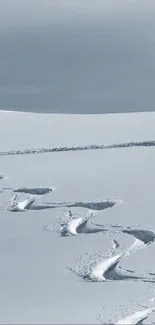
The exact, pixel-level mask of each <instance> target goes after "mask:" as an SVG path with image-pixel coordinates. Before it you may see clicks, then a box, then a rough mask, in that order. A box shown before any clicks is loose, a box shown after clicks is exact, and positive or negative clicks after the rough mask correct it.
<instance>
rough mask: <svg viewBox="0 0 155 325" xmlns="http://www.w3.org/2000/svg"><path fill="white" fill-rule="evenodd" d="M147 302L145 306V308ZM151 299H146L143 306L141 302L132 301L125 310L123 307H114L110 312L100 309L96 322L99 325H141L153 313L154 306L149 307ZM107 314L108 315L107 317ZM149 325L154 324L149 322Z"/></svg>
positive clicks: (154, 310)
mask: <svg viewBox="0 0 155 325" xmlns="http://www.w3.org/2000/svg"><path fill="white" fill-rule="evenodd" d="M146 301H147V306H146ZM151 305H152V303H151V299H150V297H148V300H146V299H145V302H144V304H143V303H142V298H141V301H140V302H138V301H133V302H130V304H129V305H128V306H127V308H125V306H123V305H119V306H118V305H115V306H114V307H113V308H112V309H111V311H107V310H105V308H104V307H102V309H101V311H100V312H99V315H98V321H99V322H100V323H101V324H105V325H109V324H114V325H129V324H132V325H140V324H141V325H142V324H143V322H144V321H145V320H147V319H148V317H149V316H150V315H151V314H153V313H154V312H155V306H154V305H153V306H151ZM118 310H119V311H118ZM107 314H109V315H107ZM150 324H154V323H153V322H150Z"/></svg>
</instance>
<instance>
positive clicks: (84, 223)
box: [0, 140, 155, 325]
mask: <svg viewBox="0 0 155 325" xmlns="http://www.w3.org/2000/svg"><path fill="white" fill-rule="evenodd" d="M154 146H155V140H152V141H140V142H136V141H134V142H126V143H118V144H111V145H106V144H105V145H85V146H71V147H55V148H38V149H35V148H33V149H21V150H10V151H6V152H0V156H10V155H28V154H30V155H31V154H43V153H54V152H65V151H85V150H104V149H116V148H132V147H154ZM3 179H5V176H4V175H0V180H3ZM3 191H12V192H13V193H15V196H14V197H13V199H12V203H11V205H10V206H9V207H8V209H7V210H9V211H11V212H25V211H28V210H34V211H37V210H44V209H53V208H77V207H80V208H86V209H88V210H89V212H88V214H87V215H86V216H85V217H81V216H77V215H73V214H72V212H71V211H69V212H68V213H69V214H68V215H67V216H66V219H65V220H64V221H63V220H62V218H60V219H57V220H56V221H54V222H51V223H50V224H49V225H47V226H44V227H43V228H44V229H45V230H49V231H53V230H54V231H58V232H59V233H60V235H61V236H62V237H66V236H77V235H82V234H85V235H87V234H96V233H99V232H100V233H101V232H103V233H104V232H108V231H110V232H113V231H114V232H115V231H117V233H124V234H126V235H129V236H132V237H134V239H135V241H134V243H133V244H132V245H131V246H130V247H129V248H128V249H127V250H126V251H124V252H121V253H119V254H116V253H115V251H116V250H117V249H119V247H120V244H119V243H118V241H116V240H115V239H113V240H112V250H110V251H109V252H108V255H107V256H103V254H102V253H101V252H97V253H91V252H90V253H86V254H83V255H82V256H81V257H80V258H76V257H74V258H73V267H71V268H69V269H70V271H72V272H74V273H75V274H77V275H78V276H80V277H81V278H82V279H83V280H84V281H91V282H113V281H129V280H130V281H141V282H147V283H152V284H154V283H155V273H153V272H149V273H148V274H147V276H138V275H136V274H135V272H134V271H133V270H128V269H123V268H122V267H121V266H120V262H121V260H122V259H123V258H124V257H127V256H129V255H130V254H131V253H133V252H136V251H137V250H139V249H144V248H145V247H147V246H149V245H151V244H153V243H154V241H155V233H154V232H152V231H149V230H145V229H144V230H143V229H134V228H130V227H126V228H125V227H124V228H122V227H121V226H118V225H116V226H115V225H109V226H106V227H105V226H104V225H99V224H95V223H93V222H92V221H91V218H92V217H93V216H94V215H95V213H98V212H99V211H103V210H106V209H108V208H112V207H114V206H115V205H117V204H120V203H122V202H123V201H121V200H103V199H101V200H99V199H98V200H90V201H74V202H55V203H52V202H49V203H48V202H47V203H44V202H41V203H36V197H33V196H42V195H45V194H48V193H50V192H52V191H54V188H52V187H51V188H48V187H47V188H43V187H36V188H35V187H34V188H24V187H23V188H22V187H21V188H16V189H11V188H2V189H1V192H3ZM18 194H27V195H31V198H27V199H25V200H24V201H19V200H18ZM117 311H119V308H118V310H117ZM154 311H155V307H151V308H145V309H143V310H139V309H137V310H136V311H134V312H131V313H127V314H126V315H124V316H121V317H120V318H118V317H117V316H116V317H115V318H117V320H116V319H115V320H113V321H112V323H113V324H117V325H119V324H120V325H123V324H124V325H125V324H133V325H138V324H143V321H144V320H146V319H147V318H148V316H149V315H151V314H152V313H153V312H154ZM104 324H105V322H104Z"/></svg>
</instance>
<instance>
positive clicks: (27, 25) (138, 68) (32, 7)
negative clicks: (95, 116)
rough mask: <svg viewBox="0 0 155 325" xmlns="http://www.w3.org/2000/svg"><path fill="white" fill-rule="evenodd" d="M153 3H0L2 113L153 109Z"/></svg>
mask: <svg viewBox="0 0 155 325" xmlns="http://www.w3.org/2000/svg"><path fill="white" fill-rule="evenodd" d="M154 30H155V2H154V1H153V0H152V1H151V0H147V1H144V0H137V1H136V0H135V1H134V0H132V1H131V0H130V1H127V0H117V1H116V0H107V1H105V0H94V1H93V0H0V99H1V101H0V109H4V108H6V109H17V110H28V111H44V112H47V111H51V112H52V111H54V112H73V113H102V112H124V111H125V112H126V111H144V110H154V104H155V91H154V88H155V87H154V86H155V64H154V60H155V59H154V58H155V36H154Z"/></svg>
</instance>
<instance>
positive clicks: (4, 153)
mask: <svg viewBox="0 0 155 325" xmlns="http://www.w3.org/2000/svg"><path fill="white" fill-rule="evenodd" d="M154 146H155V140H148V141H130V142H125V143H118V144H101V145H97V144H91V145H83V146H66V147H53V148H52V147H49V148H29V149H19V150H9V151H1V152H0V156H12V155H32V154H43V153H52V152H64V151H84V150H104V149H117V148H132V147H154Z"/></svg>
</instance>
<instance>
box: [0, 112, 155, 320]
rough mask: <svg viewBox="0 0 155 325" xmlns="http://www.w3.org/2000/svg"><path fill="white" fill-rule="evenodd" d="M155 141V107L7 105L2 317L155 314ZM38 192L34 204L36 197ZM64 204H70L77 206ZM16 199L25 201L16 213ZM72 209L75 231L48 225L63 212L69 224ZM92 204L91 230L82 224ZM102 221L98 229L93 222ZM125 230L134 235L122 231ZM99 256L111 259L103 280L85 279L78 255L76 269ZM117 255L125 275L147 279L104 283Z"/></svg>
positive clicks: (0, 236) (1, 116)
mask: <svg viewBox="0 0 155 325" xmlns="http://www.w3.org/2000/svg"><path fill="white" fill-rule="evenodd" d="M146 141H148V142H149V143H150V145H149V146H143V145H142V146H136V147H134V146H131V147H122V148H117V147H116V148H109V149H103V150H102V149H100V150H95V149H90V150H81V151H79V150H76V151H74V150H73V151H61V152H48V153H38V154H31V153H29V154H26V152H25V154H23V155H22V154H19V153H20V152H21V151H23V150H27V149H32V150H33V151H34V150H35V151H37V149H38V148H57V147H75V146H76V147H77V146H78V147H84V146H91V145H97V146H98V145H105V144H106V145H113V144H114V145H117V144H118V143H119V144H123V143H128V142H146ZM153 141H155V113H137V114H136V113H133V114H112V115H92V116H91V115H90V116H89V115H86V116H85V115H74V116H72V115H55V114H51V115H50V114H32V113H17V112H3V111H1V112H0V175H1V177H0V261H1V266H0V323H3V324H8V323H9V324H10V323H11V324H13V323H14V324H15V323H16V324H54V323H55V324H67V323H68V324H96V323H100V322H101V319H102V322H103V323H108V320H109V319H112V322H113V323H116V324H127V322H130V323H131V324H137V323H138V322H139V321H141V320H143V318H146V319H145V320H144V324H145V323H146V324H147V323H150V322H151V321H155V315H154V305H153V303H154V295H155V293H154V292H155V291H154V290H155V283H154V281H155V264H154V254H155V246H154V232H155V218H154V202H155V146H154V144H153ZM151 143H152V145H151ZM13 151H14V154H9V153H12V152H13ZM4 152H8V155H3V154H2V153H4ZM3 176H4V177H3ZM7 188H8V189H9V190H8V191H7V190H5V189H7ZM20 188H29V189H30V188H54V189H55V191H52V192H50V193H47V194H45V195H39V196H35V195H34V196H33V195H29V194H25V193H14V192H13V190H14V189H20ZM3 189H4V190H3ZM31 200H32V201H33V200H34V202H33V203H32V204H30V205H29V202H31ZM65 202H70V206H69V208H68V207H67V206H65V204H66V205H67V203H65ZM50 203H52V204H50ZM116 203H117V204H116ZM120 203H121V204H120ZM12 204H15V206H16V207H17V209H14V211H11V206H12ZM27 204H28V206H29V209H27V208H26V206H27ZM45 206H46V208H45ZM31 207H33V209H31ZM68 209H69V210H71V212H72V213H73V215H75V214H76V215H77V219H75V220H74V219H72V217H70V221H69V223H68V228H69V231H70V232H71V233H72V234H76V236H64V237H63V236H61V235H60V232H56V231H46V230H45V226H46V225H48V224H50V223H52V222H54V221H56V220H57V218H59V220H62V223H63V220H64V218H65V215H66V213H67V211H68ZM91 211H92V212H93V211H94V213H92V216H91V213H90V217H89V221H91V223H90V226H91V229H93V230H91V231H89V232H86V231H82V230H80V228H79V227H80V225H82V227H83V223H82V220H83V219H84V220H85V218H86V216H87V215H88V213H89V212H91ZM61 226H62V225H61ZM93 227H96V228H93ZM97 227H98V228H99V229H101V231H100V232H96V230H94V229H97ZM77 229H78V232H77ZM126 229H127V230H133V233H132V234H130V235H128V234H127V233H125V232H124V233H123V230H126ZM103 230H105V231H103ZM134 230H137V231H138V235H139V237H137V238H136V237H135V236H136V235H135V234H134ZM140 230H141V231H144V232H143V233H142V232H140ZM140 236H141V237H140ZM111 243H117V245H113V246H112V244H111ZM132 245H133V246H132ZM127 253H130V254H127ZM101 254H102V255H103V256H104V261H106V262H103V264H104V263H107V261H108V263H109V264H108V265H107V264H104V265H102V270H101V268H100V267H99V269H94V270H96V271H95V272H99V276H100V278H101V280H102V282H100V281H93V282H91V281H84V279H82V278H80V277H79V276H77V274H76V272H71V268H72V263H73V260H75V261H76V266H77V268H78V270H80V268H87V267H89V265H91V269H92V270H93V265H94V266H95V265H99V266H101V264H100V262H101V261H103V258H100V256H101ZM85 256H87V261H88V263H87V261H85V260H86V259H85ZM96 259H97V260H96ZM115 259H116V260H118V266H120V268H121V269H123V270H124V274H128V275H129V274H130V275H131V276H132V274H134V276H137V277H144V278H145V279H148V281H143V280H138V281H136V280H135V279H133V280H132V279H131V280H129V279H128V280H127V281H126V280H125V279H124V280H120V281H119V280H115V279H114V280H111V281H104V271H106V269H107V268H109V267H110V266H111V265H113V264H114V262H116V260H115ZM96 263H98V264H96ZM101 271H103V273H102V272H101ZM132 272H133V273H132ZM97 275H98V273H97ZM140 279H141V278H140ZM133 302H134V303H133ZM122 305H123V307H122ZM120 306H121V307H120ZM102 307H103V311H104V312H103V313H102V315H101V314H100V312H99V310H101V308H102ZM114 307H115V313H113V309H114ZM127 311H130V312H127Z"/></svg>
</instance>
